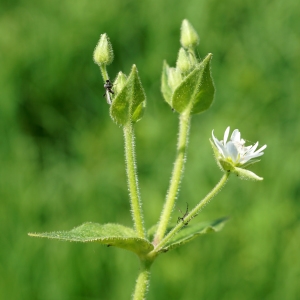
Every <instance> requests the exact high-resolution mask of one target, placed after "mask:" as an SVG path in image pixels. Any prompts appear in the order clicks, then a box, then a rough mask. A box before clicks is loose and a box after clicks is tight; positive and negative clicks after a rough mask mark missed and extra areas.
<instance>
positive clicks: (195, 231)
mask: <svg viewBox="0 0 300 300" xmlns="http://www.w3.org/2000/svg"><path fill="white" fill-rule="evenodd" d="M227 220H228V218H222V219H218V220H215V221H211V222H201V223H197V224H192V225H189V224H188V225H189V226H185V227H183V228H182V230H181V231H180V232H179V233H178V234H176V235H175V236H174V237H173V238H172V239H171V240H170V241H169V242H168V243H167V244H166V246H165V247H164V248H163V249H162V252H167V251H169V250H172V249H175V248H177V247H180V246H182V245H184V244H186V243H188V242H190V241H192V240H193V239H195V238H196V237H198V236H200V235H203V234H206V233H212V232H218V231H220V230H221V229H222V228H223V226H224V224H225V223H226V222H227ZM173 227H174V226H169V227H168V230H167V232H169V231H170V230H171V229H172V228H173ZM156 229H157V225H155V226H153V227H151V228H150V229H149V230H148V237H149V240H152V239H153V237H154V234H155V231H156Z"/></svg>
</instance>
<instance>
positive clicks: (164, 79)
mask: <svg viewBox="0 0 300 300" xmlns="http://www.w3.org/2000/svg"><path fill="white" fill-rule="evenodd" d="M169 69H170V67H169V65H168V64H167V62H166V61H164V64H163V71H162V76H161V92H162V94H163V97H164V98H165V101H166V102H167V103H168V104H169V105H171V96H172V89H171V88H170V86H169V83H168V74H169Z"/></svg>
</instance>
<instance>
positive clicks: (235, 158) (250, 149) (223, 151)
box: [212, 127, 267, 180]
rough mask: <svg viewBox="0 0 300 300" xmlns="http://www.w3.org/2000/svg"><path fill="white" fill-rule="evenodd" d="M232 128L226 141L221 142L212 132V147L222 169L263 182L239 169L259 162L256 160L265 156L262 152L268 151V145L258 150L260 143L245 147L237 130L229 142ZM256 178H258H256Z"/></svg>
mask: <svg viewBox="0 0 300 300" xmlns="http://www.w3.org/2000/svg"><path fill="white" fill-rule="evenodd" d="M229 131H230V127H227V129H226V130H225V133H224V139H223V140H221V141H219V140H218V139H217V138H216V137H215V136H214V131H212V138H213V143H212V146H213V148H214V151H215V155H216V159H217V161H218V163H219V164H220V166H221V168H222V169H223V170H225V171H233V172H234V173H236V174H237V175H240V176H241V177H244V178H245V177H247V178H251V179H256V180H261V179H262V178H261V177H258V176H257V175H255V174H254V173H252V172H250V171H248V170H244V169H241V168H239V167H241V166H242V167H243V168H245V167H246V166H248V165H250V164H252V163H255V162H257V161H258V160H256V159H255V158H257V157H260V156H262V155H263V154H264V152H262V151H263V150H264V149H266V147H267V145H264V146H262V147H261V148H260V149H258V150H256V149H257V146H258V142H256V143H255V144H254V145H252V146H245V140H243V139H242V138H241V133H240V132H239V130H238V129H235V130H234V131H233V132H232V134H231V137H230V140H229V141H228V136H229ZM255 176H256V177H255Z"/></svg>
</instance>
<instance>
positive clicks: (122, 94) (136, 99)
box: [110, 65, 146, 126]
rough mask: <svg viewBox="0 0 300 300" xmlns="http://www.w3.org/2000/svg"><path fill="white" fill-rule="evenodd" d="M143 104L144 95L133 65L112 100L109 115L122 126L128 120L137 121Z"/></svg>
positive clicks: (141, 113)
mask: <svg viewBox="0 0 300 300" xmlns="http://www.w3.org/2000/svg"><path fill="white" fill-rule="evenodd" d="M122 78H123V77H122ZM145 106H146V95H145V92H144V89H143V86H142V83H141V80H140V78H139V75H138V71H137V68H136V66H135V65H133V66H132V69H131V72H130V74H129V76H128V79H127V81H126V83H125V84H124V85H123V87H122V89H121V90H120V91H119V93H118V94H117V95H116V97H115V98H114V100H113V102H112V105H111V107H110V115H111V117H112V119H113V120H114V121H115V122H116V123H117V124H118V125H122V126H124V125H125V124H127V123H128V122H132V123H135V122H137V121H139V120H140V119H141V118H142V116H143V113H144V109H145Z"/></svg>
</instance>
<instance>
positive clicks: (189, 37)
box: [180, 19, 200, 49]
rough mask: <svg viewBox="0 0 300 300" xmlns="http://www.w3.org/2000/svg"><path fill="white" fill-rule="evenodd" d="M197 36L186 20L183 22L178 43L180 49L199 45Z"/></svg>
mask: <svg viewBox="0 0 300 300" xmlns="http://www.w3.org/2000/svg"><path fill="white" fill-rule="evenodd" d="M199 40H200V39H199V36H198V34H197V32H196V30H195V29H194V27H193V26H192V25H191V23H190V22H189V21H188V20H186V19H185V20H183V21H182V25H181V36H180V43H181V45H182V47H184V48H186V49H188V48H195V47H196V46H197V45H198V44H199Z"/></svg>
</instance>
